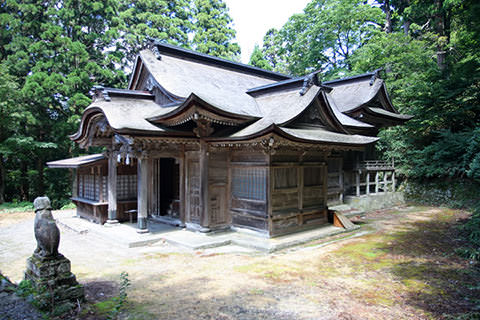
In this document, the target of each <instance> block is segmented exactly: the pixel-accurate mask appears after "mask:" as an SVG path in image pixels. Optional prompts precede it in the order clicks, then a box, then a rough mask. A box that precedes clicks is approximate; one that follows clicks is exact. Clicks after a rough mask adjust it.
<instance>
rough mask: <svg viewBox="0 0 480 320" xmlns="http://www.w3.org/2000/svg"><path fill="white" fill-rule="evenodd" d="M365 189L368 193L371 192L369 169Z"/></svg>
mask: <svg viewBox="0 0 480 320" xmlns="http://www.w3.org/2000/svg"><path fill="white" fill-rule="evenodd" d="M365 188H366V189H365V191H366V194H370V172H368V171H367V177H366V179H365Z"/></svg>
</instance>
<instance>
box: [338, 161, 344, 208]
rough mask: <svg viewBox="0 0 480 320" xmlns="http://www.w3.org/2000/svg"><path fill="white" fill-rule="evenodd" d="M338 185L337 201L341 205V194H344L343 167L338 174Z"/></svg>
mask: <svg viewBox="0 0 480 320" xmlns="http://www.w3.org/2000/svg"><path fill="white" fill-rule="evenodd" d="M338 184H339V185H340V195H339V199H338V200H340V203H343V193H344V192H345V186H344V180H343V167H342V168H341V169H340V171H339V172H338Z"/></svg>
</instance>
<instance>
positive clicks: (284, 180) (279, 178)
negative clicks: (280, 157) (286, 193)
mask: <svg viewBox="0 0 480 320" xmlns="http://www.w3.org/2000/svg"><path fill="white" fill-rule="evenodd" d="M273 174H274V178H275V189H288V188H295V187H297V168H275V169H274V170H273Z"/></svg>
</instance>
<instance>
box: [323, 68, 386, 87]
mask: <svg viewBox="0 0 480 320" xmlns="http://www.w3.org/2000/svg"><path fill="white" fill-rule="evenodd" d="M380 71H382V68H379V69H375V70H373V71H369V72H365V73H362V74H357V75H354V76H350V77H345V78H340V79H334V80H329V81H324V82H322V84H331V83H338V82H343V81H349V80H355V79H360V78H364V77H372V76H376V77H379V76H378V74H379V72H380Z"/></svg>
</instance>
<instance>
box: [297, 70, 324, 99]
mask: <svg viewBox="0 0 480 320" xmlns="http://www.w3.org/2000/svg"><path fill="white" fill-rule="evenodd" d="M318 72H319V71H315V72H312V73H310V74H309V75H306V76H305V78H304V79H303V87H302V90H300V95H301V96H303V95H304V94H305V93H307V91H308V89H310V87H311V86H313V85H316V86H320V81H318V77H317V74H318Z"/></svg>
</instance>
